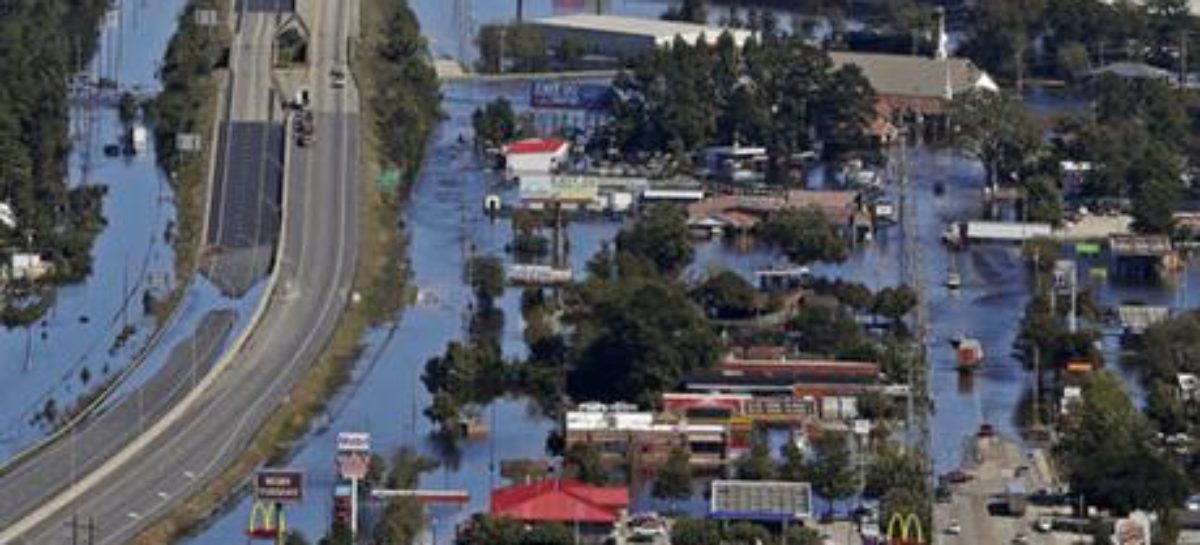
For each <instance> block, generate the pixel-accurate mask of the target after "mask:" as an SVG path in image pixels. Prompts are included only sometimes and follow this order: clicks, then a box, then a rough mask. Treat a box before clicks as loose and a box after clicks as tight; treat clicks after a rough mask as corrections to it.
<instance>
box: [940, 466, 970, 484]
mask: <svg viewBox="0 0 1200 545" xmlns="http://www.w3.org/2000/svg"><path fill="white" fill-rule="evenodd" d="M974 478H975V476H974V475H971V474H970V473H967V472H966V471H963V470H961V469H954V470H951V471H950V472H949V473H946V480H947V481H948V482H950V483H951V484H962V483H965V482H968V481H970V480H971V479H974Z"/></svg>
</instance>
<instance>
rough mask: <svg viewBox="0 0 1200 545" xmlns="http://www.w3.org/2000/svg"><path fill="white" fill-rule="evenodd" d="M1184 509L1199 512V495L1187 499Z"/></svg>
mask: <svg viewBox="0 0 1200 545" xmlns="http://www.w3.org/2000/svg"><path fill="white" fill-rule="evenodd" d="M1186 507H1187V510H1188V511H1200V494H1195V495H1193V496H1192V497H1190V498H1188V499H1187V504H1186Z"/></svg>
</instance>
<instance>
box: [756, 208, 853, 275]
mask: <svg viewBox="0 0 1200 545" xmlns="http://www.w3.org/2000/svg"><path fill="white" fill-rule="evenodd" d="M758 234H759V237H761V239H762V240H763V241H764V242H766V243H767V244H770V245H772V246H775V247H777V248H779V249H780V250H781V251H782V252H783V253H785V254H787V256H788V257H789V258H790V259H791V260H792V261H793V262H795V263H801V264H804V263H811V262H814V261H825V262H831V263H833V262H840V261H844V260H845V259H846V257H847V255H848V249H847V248H846V240H845V239H844V238H843V237H842V235H841V233H839V232H838V230H837V228H836V227H835V226H834V225H833V224H831V223H830V222H829V220H828V219H827V218H826V217H825V214H824V213H823V212H821V210H820V209H818V208H816V207H810V208H801V209H789V210H782V211H779V212H776V213H775V214H772V215H771V216H770V217H768V218H767V220H766V221H764V222H762V223H760V224H759V225H758Z"/></svg>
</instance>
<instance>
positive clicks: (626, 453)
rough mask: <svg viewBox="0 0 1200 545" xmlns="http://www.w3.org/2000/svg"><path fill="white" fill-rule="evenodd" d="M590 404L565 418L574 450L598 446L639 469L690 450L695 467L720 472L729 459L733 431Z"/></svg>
mask: <svg viewBox="0 0 1200 545" xmlns="http://www.w3.org/2000/svg"><path fill="white" fill-rule="evenodd" d="M588 405H590V404H585V405H583V406H580V407H579V408H578V409H579V410H575V411H568V412H567V414H566V416H565V425H564V426H563V427H564V429H565V441H566V445H567V446H568V447H570V446H571V445H576V444H588V445H592V446H594V447H596V448H597V450H599V451H600V454H601V456H602V457H603V458H606V459H608V460H610V461H621V462H627V463H629V464H630V465H631V466H633V467H635V468H655V467H659V466H661V465H662V464H664V463H665V462H666V460H667V457H668V456H669V455H670V453H671V451H672V450H673V449H675V448H683V449H685V450H687V451H688V453H689V455H690V456H689V461H690V462H691V464H692V465H693V466H695V467H697V468H701V469H716V468H720V467H722V466H723V465H724V464H725V463H726V462H727V461H728V460H729V457H728V456H727V453H726V448H725V447H726V442H727V439H728V428H727V427H726V426H725V425H723V424H720V423H711V422H705V423H693V422H689V421H688V420H687V419H683V418H675V417H672V415H669V414H661V415H659V414H654V413H651V412H643V411H637V410H636V408H635V407H628V406H624V405H614V406H604V405H600V406H598V407H589V406H588ZM630 409H633V410H630Z"/></svg>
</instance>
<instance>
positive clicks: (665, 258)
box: [617, 206, 695, 275]
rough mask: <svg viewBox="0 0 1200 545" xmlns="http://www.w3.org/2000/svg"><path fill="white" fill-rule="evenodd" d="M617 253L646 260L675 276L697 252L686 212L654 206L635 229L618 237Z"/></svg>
mask: <svg viewBox="0 0 1200 545" xmlns="http://www.w3.org/2000/svg"><path fill="white" fill-rule="evenodd" d="M617 251H618V252H620V253H624V254H627V255H629V256H634V257H637V258H640V259H643V260H645V261H646V262H648V263H650V264H651V265H653V266H654V267H655V269H656V270H657V271H658V272H659V273H661V274H667V275H673V274H675V273H677V272H679V271H681V270H683V267H684V266H686V265H687V264H688V263H690V262H691V261H692V255H693V253H694V251H695V250H694V249H693V248H692V243H691V241H690V240H689V239H688V230H687V220H686V218H685V217H684V214H683V212H682V211H681V210H679V209H678V208H675V207H671V206H654V207H651V208H650V209H649V210H647V211H646V212H645V213H644V214H642V217H641V218H639V219H638V221H637V223H635V224H634V225H633V227H632V228H630V229H626V230H622V231H621V232H620V233H619V234H617Z"/></svg>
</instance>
